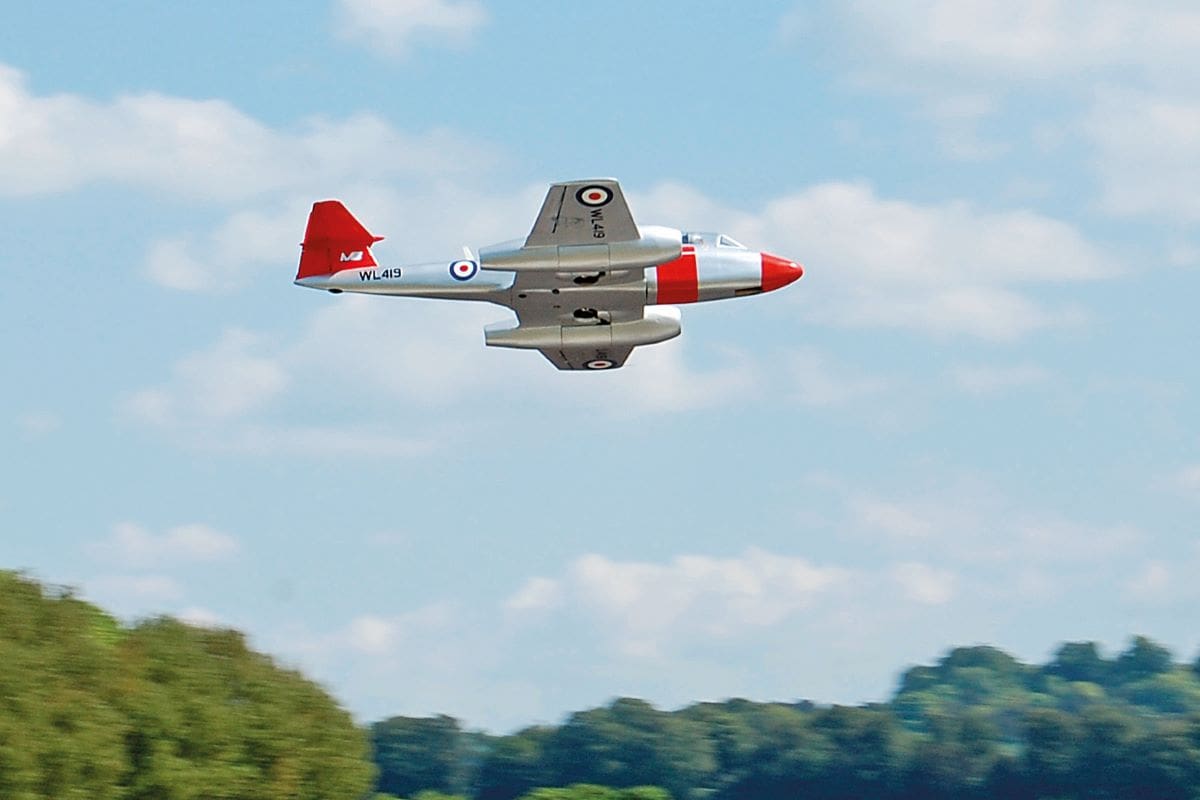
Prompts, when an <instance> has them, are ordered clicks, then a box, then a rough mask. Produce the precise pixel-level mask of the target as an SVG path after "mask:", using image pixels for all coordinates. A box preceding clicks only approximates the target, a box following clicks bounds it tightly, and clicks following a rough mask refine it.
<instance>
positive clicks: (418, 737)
mask: <svg viewBox="0 0 1200 800" xmlns="http://www.w3.org/2000/svg"><path fill="white" fill-rule="evenodd" d="M371 745H372V747H373V748H374V750H375V763H376V765H377V766H378V767H379V781H378V787H377V788H378V789H379V791H382V792H388V793H390V794H394V795H397V796H398V797H412V796H413V795H414V794H416V793H417V792H420V791H422V790H433V791H437V792H445V793H448V794H452V793H455V792H461V791H464V790H465V789H466V786H465V781H466V776H465V775H464V774H463V763H464V759H465V754H466V748H465V740H464V737H463V732H462V730H461V729H460V727H459V724H458V720H456V719H454V718H453V717H447V716H444V715H442V716H436V717H429V718H417V717H392V718H391V719H387V720H384V721H383V722H376V723H375V724H374V725H372V726H371Z"/></svg>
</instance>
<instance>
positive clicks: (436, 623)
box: [293, 603, 457, 658]
mask: <svg viewBox="0 0 1200 800" xmlns="http://www.w3.org/2000/svg"><path fill="white" fill-rule="evenodd" d="M456 624H457V620H456V615H455V613H454V611H453V609H452V608H451V607H450V606H448V605H446V604H444V603H434V604H431V605H427V606H423V607H421V608H418V609H416V610H414V611H408V612H404V613H400V614H393V615H382V614H360V615H358V616H356V617H354V618H353V619H351V620H350V621H349V622H348V623H346V625H345V626H343V627H342V628H341V629H340V630H337V631H334V632H333V633H331V634H328V635H325V636H318V637H309V638H307V639H304V640H301V641H295V642H293V648H294V649H296V650H298V651H300V652H304V653H306V654H308V655H310V656H316V657H322V658H327V657H330V656H334V655H336V654H339V653H341V652H343V651H345V650H346V649H347V648H349V649H350V650H352V651H354V652H355V653H359V654H364V655H372V656H379V655H385V654H391V655H396V654H401V653H406V652H409V650H410V649H411V645H412V644H413V642H414V641H415V640H416V639H418V638H421V637H425V638H426V639H428V637H430V636H438V635H445V634H446V633H447V632H448V631H449V630H450V629H451V628H452V627H454V626H455V625H456Z"/></svg>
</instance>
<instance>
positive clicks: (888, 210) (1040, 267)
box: [747, 183, 1116, 340]
mask: <svg viewBox="0 0 1200 800" xmlns="http://www.w3.org/2000/svg"><path fill="white" fill-rule="evenodd" d="M756 227H757V230H755V231H752V232H751V233H750V234H748V237H747V238H750V239H751V240H752V241H761V242H763V243H764V244H765V245H766V246H768V247H770V248H771V249H773V250H777V251H778V252H782V253H787V254H789V255H791V256H792V257H794V258H797V259H798V260H800V261H802V262H804V263H805V264H806V265H807V266H808V272H807V274H806V276H805V279H804V280H805V285H802V286H801V287H800V291H806V292H819V293H820V294H821V298H822V299H821V303H820V305H819V306H817V307H814V308H813V310H811V311H810V312H809V314H810V315H811V316H812V317H813V318H815V319H816V320H818V321H821V322H826V323H829V324H835V325H847V326H856V327H860V326H863V327H892V328H909V329H914V330H919V331H923V332H927V333H934V334H940V335H952V334H968V335H971V336H976V337H980V338H983V339H992V340H1011V339H1016V338H1019V337H1021V336H1024V335H1026V334H1028V333H1031V332H1033V331H1036V330H1038V329H1041V328H1046V327H1052V326H1061V325H1070V324H1076V323H1078V322H1079V321H1080V319H1081V312H1079V311H1078V309H1075V308H1072V307H1065V308H1044V307H1042V306H1041V305H1040V304H1039V303H1038V302H1036V301H1035V300H1034V299H1033V298H1032V297H1030V296H1028V295H1027V294H1025V293H1024V292H1023V291H1022V290H1023V289H1024V287H1029V286H1033V285H1036V284H1039V283H1061V282H1072V281H1085V280H1095V279H1098V278H1103V277H1107V276H1110V275H1112V274H1114V273H1115V272H1116V265H1115V264H1114V262H1113V260H1112V259H1111V258H1110V257H1109V256H1108V255H1107V254H1106V253H1104V252H1102V251H1101V250H1099V249H1098V248H1096V247H1095V246H1093V245H1092V244H1090V243H1089V242H1088V241H1087V240H1086V239H1085V238H1084V237H1083V236H1082V235H1081V234H1080V233H1079V232H1078V231H1077V230H1075V229H1074V228H1072V227H1071V226H1070V225H1067V224H1065V223H1063V222H1059V221H1057V220H1054V219H1051V218H1048V217H1045V216H1042V215H1040V214H1036V213H1033V212H1030V211H1008V212H985V211H977V210H975V209H973V208H972V207H971V206H969V205H967V204H965V203H944V204H936V205H922V204H915V203H907V202H903V201H897V200H886V199H883V198H880V197H878V196H877V195H876V194H875V192H874V190H873V189H872V188H871V187H870V186H868V185H866V184H861V183H858V184H852V183H826V184H820V185H817V186H813V187H810V188H809V189H806V190H804V191H801V192H797V193H795V194H792V195H788V196H785V197H783V198H779V199H777V200H774V201H772V202H771V203H770V204H769V205H768V206H767V208H766V210H765V213H764V214H763V216H762V218H761V220H759V221H758V223H757V226H756Z"/></svg>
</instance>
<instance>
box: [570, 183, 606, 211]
mask: <svg viewBox="0 0 1200 800" xmlns="http://www.w3.org/2000/svg"><path fill="white" fill-rule="evenodd" d="M612 198H613V193H612V189H609V188H608V187H607V186H600V185H596V184H593V185H592V186H585V187H583V188H582V189H580V190H579V191H578V192H576V193H575V199H576V200H578V201H579V202H580V203H582V204H583V205H585V206H592V207H593V208H595V207H597V206H603V205H607V204H608V202H609V201H610V200H612Z"/></svg>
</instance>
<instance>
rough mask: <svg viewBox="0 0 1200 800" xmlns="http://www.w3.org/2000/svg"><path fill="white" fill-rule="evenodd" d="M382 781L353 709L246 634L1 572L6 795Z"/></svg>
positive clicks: (280, 789)
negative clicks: (102, 605) (129, 621)
mask: <svg viewBox="0 0 1200 800" xmlns="http://www.w3.org/2000/svg"><path fill="white" fill-rule="evenodd" d="M373 778H374V767H373V765H372V764H371V762H370V758H369V750H368V747H367V742H366V739H365V737H364V736H363V734H362V732H361V731H360V730H358V729H357V728H356V727H355V726H354V724H353V722H352V720H351V719H350V717H349V715H347V714H346V712H344V711H343V710H341V709H340V708H338V706H337V705H336V704H335V703H334V701H333V700H332V699H331V698H329V696H328V695H327V694H325V692H323V691H322V690H321V689H320V688H319V687H317V686H316V685H314V684H312V683H311V682H309V681H307V680H305V679H304V678H303V677H301V676H300V675H298V674H297V673H295V672H289V671H286V670H282V669H280V668H278V667H277V666H275V665H274V664H273V663H272V662H271V660H270V659H269V658H267V657H266V656H263V655H260V654H258V653H255V652H253V651H252V650H250V649H249V648H248V647H247V646H246V643H245V640H244V639H243V637H242V635H241V634H239V633H237V632H235V631H228V630H207V629H201V628H194V627H191V626H188V625H184V624H182V623H180V622H176V621H174V620H170V619H156V620H150V621H146V622H143V623H140V624H138V625H136V626H134V627H132V628H126V627H123V626H121V625H120V624H119V623H118V622H117V621H116V620H114V619H113V618H112V617H110V616H108V615H106V614H104V613H103V612H102V611H100V610H99V609H97V608H95V607H94V606H91V605H89V604H87V603H84V602H82V601H80V600H78V599H76V598H75V597H73V596H72V595H71V594H70V593H69V592H60V593H53V592H47V591H45V590H44V589H43V588H42V587H40V586H38V585H37V584H36V583H34V582H33V581H31V580H29V579H27V578H24V577H22V576H20V575H15V574H12V573H5V572H0V798H5V800H8V799H9V798H11V799H12V800H40V798H54V799H55V800H74V799H75V798H78V799H79V800H83V799H84V798H88V799H89V800H91V799H93V798H95V799H96V800H193V799H194V800H201V799H202V798H203V799H207V798H238V800H274V798H295V799H296V800H318V798H334V797H337V798H342V797H347V798H357V797H362V796H363V795H364V794H365V793H366V792H367V790H368V789H369V788H370V786H371V784H372V781H373Z"/></svg>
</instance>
